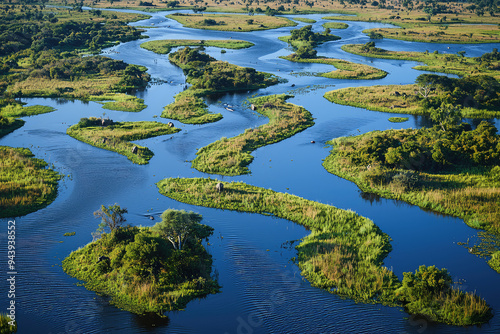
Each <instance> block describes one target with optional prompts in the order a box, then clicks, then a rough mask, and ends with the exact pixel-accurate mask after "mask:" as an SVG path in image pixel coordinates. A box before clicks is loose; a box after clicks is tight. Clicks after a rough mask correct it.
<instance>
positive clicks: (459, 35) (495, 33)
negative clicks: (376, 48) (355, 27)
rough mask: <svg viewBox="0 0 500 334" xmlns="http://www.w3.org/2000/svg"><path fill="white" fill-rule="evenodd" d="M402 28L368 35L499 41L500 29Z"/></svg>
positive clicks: (474, 26) (427, 40) (461, 41)
mask: <svg viewBox="0 0 500 334" xmlns="http://www.w3.org/2000/svg"><path fill="white" fill-rule="evenodd" d="M400 25H401V27H400V28H376V29H367V30H365V31H363V32H364V33H367V34H368V35H373V34H376V35H380V36H382V37H384V38H391V39H399V40H403V41H411V42H423V43H459V44H465V43H498V42H500V31H499V30H498V29H492V26H491V25H488V24H484V25H483V24H466V25H464V24H446V25H436V24H400Z"/></svg>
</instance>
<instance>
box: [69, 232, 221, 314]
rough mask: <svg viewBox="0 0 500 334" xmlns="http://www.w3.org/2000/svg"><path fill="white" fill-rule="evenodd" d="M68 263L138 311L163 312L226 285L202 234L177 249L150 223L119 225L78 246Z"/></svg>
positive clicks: (88, 284) (89, 283)
mask: <svg viewBox="0 0 500 334" xmlns="http://www.w3.org/2000/svg"><path fill="white" fill-rule="evenodd" d="M198 225H199V224H198ZM203 226H204V225H200V228H201V227H203ZM207 228H208V227H207ZM211 231H213V229H211ZM210 234H211V232H210ZM210 234H206V235H207V236H209V235H210ZM62 266H63V269H64V271H65V272H66V273H67V274H69V275H71V276H73V277H76V278H77V279H79V280H82V281H84V282H85V283H84V286H85V288H87V289H88V290H91V291H96V292H97V293H99V294H103V295H107V296H109V297H111V299H110V303H111V304H114V305H116V306H117V307H119V308H121V309H124V310H126V311H129V312H132V313H136V314H148V313H150V314H151V313H155V314H158V315H160V316H163V315H164V313H165V312H169V311H178V310H183V309H184V308H185V307H186V305H187V303H188V302H189V301H191V300H193V299H196V298H202V297H205V296H206V295H208V294H211V293H216V292H218V291H219V288H220V287H219V285H218V284H217V282H216V281H215V280H214V279H212V278H211V276H210V274H211V269H212V257H211V256H210V255H209V254H208V253H207V252H206V250H205V248H204V247H203V245H202V244H201V242H200V241H199V240H190V242H189V243H187V244H186V245H185V247H183V249H182V250H174V249H173V247H172V245H171V244H170V242H169V241H168V240H167V239H166V238H165V237H163V236H161V235H159V234H158V232H155V231H153V229H152V228H149V227H130V226H128V227H119V228H117V229H115V230H113V231H112V232H111V233H104V234H102V235H101V238H100V239H98V240H96V241H94V242H91V243H89V244H88V245H86V246H85V247H83V248H80V249H78V250H76V251H74V252H72V253H71V254H70V255H69V256H68V257H67V258H66V259H64V261H63V262H62Z"/></svg>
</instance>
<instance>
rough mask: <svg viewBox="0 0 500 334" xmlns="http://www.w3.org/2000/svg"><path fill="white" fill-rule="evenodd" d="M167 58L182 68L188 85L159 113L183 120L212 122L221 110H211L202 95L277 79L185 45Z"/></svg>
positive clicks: (261, 86) (260, 86) (245, 87)
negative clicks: (211, 111)
mask: <svg viewBox="0 0 500 334" xmlns="http://www.w3.org/2000/svg"><path fill="white" fill-rule="evenodd" d="M169 60H170V61H171V62H172V63H174V64H175V65H177V66H179V67H180V68H182V69H183V70H184V73H186V75H187V81H188V83H189V84H191V86H190V87H189V88H188V89H187V90H185V91H183V92H181V93H179V94H177V95H176V96H175V102H174V103H172V104H169V105H168V106H166V107H165V109H164V110H163V113H162V114H161V117H165V118H171V119H175V120H179V121H181V122H183V123H189V124H200V123H209V122H215V121H218V120H219V119H221V118H222V115H221V114H211V113H209V112H208V108H207V106H206V104H205V102H204V101H203V99H202V98H203V97H204V96H207V95H210V94H216V93H225V92H230V91H238V90H249V89H258V88H264V87H267V86H270V85H274V84H276V83H278V78H276V77H275V76H273V75H271V74H268V73H263V72H258V71H256V70H255V69H253V68H249V67H240V66H236V65H233V64H230V63H227V62H223V61H217V60H215V59H214V58H212V57H210V56H209V55H207V54H206V53H203V52H199V51H198V50H196V49H192V48H189V47H186V48H184V49H182V50H179V51H177V52H174V53H171V54H170V55H169Z"/></svg>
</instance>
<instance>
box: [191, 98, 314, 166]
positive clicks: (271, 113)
mask: <svg viewBox="0 0 500 334" xmlns="http://www.w3.org/2000/svg"><path fill="white" fill-rule="evenodd" d="M289 97H290V96H287V95H284V94H282V95H270V96H264V97H257V98H253V99H250V100H249V102H250V103H252V104H254V106H256V108H257V112H259V113H260V114H262V115H264V116H267V117H268V118H269V123H268V124H265V125H262V126H260V127H258V128H255V129H246V130H245V132H244V133H242V134H240V135H238V136H236V137H232V138H221V139H220V140H218V141H216V142H214V143H212V144H210V145H208V146H205V147H203V148H201V149H199V150H198V152H196V158H195V159H194V160H193V161H192V167H193V168H196V169H197V170H199V171H201V172H204V173H210V174H220V175H241V174H247V173H250V170H249V169H248V167H247V166H248V165H249V164H250V163H251V162H252V160H253V157H252V156H251V155H250V153H251V152H252V151H254V150H255V149H257V148H259V147H262V146H265V145H269V144H272V143H276V142H279V141H281V140H283V139H286V138H289V137H291V136H293V135H294V134H296V133H298V132H300V131H303V130H305V129H306V128H308V127H310V126H312V125H314V122H313V119H312V116H311V114H310V113H309V112H308V111H307V110H306V109H304V108H302V107H299V106H296V105H294V104H291V103H287V102H286V99H287V98H289Z"/></svg>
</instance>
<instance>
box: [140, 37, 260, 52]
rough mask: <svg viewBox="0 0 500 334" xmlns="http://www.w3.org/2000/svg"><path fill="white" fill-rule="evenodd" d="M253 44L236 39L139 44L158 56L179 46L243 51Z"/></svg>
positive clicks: (162, 41) (178, 40)
mask: <svg viewBox="0 0 500 334" xmlns="http://www.w3.org/2000/svg"><path fill="white" fill-rule="evenodd" d="M254 45H255V44H253V43H251V42H247V41H242V40H237V39H220V40H218V39H214V40H196V39H165V40H161V41H149V42H144V43H142V44H141V48H143V49H146V50H149V51H153V52H155V53H159V54H167V53H169V52H170V50H172V48H175V47H179V46H213V47H218V48H223V49H235V50H236V49H245V48H249V47H251V46H254Z"/></svg>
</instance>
